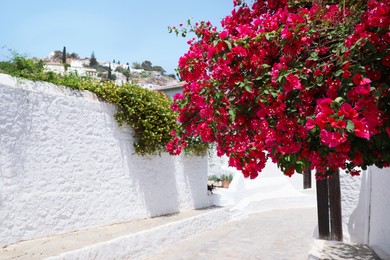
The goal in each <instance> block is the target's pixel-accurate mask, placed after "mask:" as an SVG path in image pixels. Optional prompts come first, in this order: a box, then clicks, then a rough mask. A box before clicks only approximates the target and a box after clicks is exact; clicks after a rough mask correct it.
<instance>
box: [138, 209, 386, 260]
mask: <svg viewBox="0 0 390 260" xmlns="http://www.w3.org/2000/svg"><path fill="white" fill-rule="evenodd" d="M316 236H317V213H316V208H314V207H309V208H293V209H278V210H270V211H264V212H259V213H252V214H250V215H249V216H248V217H247V218H244V219H241V220H237V221H231V222H228V223H225V224H224V225H222V226H220V227H218V228H216V229H214V230H211V231H206V232H203V233H201V234H199V235H197V236H195V237H192V238H188V239H186V240H183V241H182V242H179V243H177V244H175V245H174V246H170V247H169V248H166V249H165V250H163V251H161V252H159V253H156V254H154V255H151V256H149V257H147V258H145V259H146V260H159V259H169V260H198V259H210V260H222V259H224V260H225V259H232V260H233V259H235V260H237V259H243V260H244V259H245V260H246V259H264V260H268V259H269V260H302V259H309V260H325V259H329V260H341V259H354V260H355V259H356V260H377V259H380V258H379V257H378V256H377V255H376V254H375V253H374V252H373V251H372V250H371V249H370V248H369V247H368V246H366V245H351V244H345V243H342V242H336V241H324V240H317V239H315V237H316Z"/></svg>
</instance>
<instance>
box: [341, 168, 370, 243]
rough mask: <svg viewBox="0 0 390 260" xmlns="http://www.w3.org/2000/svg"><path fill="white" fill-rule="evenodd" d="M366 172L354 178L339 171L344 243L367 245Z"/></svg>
mask: <svg viewBox="0 0 390 260" xmlns="http://www.w3.org/2000/svg"><path fill="white" fill-rule="evenodd" d="M367 177H368V175H367V172H366V171H364V172H362V174H361V176H354V177H352V176H351V175H349V174H347V173H345V172H343V171H341V172H340V188H341V209H342V215H343V233H344V241H345V242H352V243H358V244H365V243H367V230H368V213H369V201H368V195H369V194H368V192H369V190H368V189H367V188H368V185H367Z"/></svg>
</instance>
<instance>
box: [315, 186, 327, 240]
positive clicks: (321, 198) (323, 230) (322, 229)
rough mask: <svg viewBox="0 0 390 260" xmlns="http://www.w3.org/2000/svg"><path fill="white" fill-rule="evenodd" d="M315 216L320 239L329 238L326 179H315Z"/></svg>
mask: <svg viewBox="0 0 390 260" xmlns="http://www.w3.org/2000/svg"><path fill="white" fill-rule="evenodd" d="M316 184H317V216H318V233H319V238H320V239H325V240H327V239H329V202H328V182H327V180H326V179H324V180H317V181H316Z"/></svg>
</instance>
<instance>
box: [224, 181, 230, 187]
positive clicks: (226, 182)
mask: <svg viewBox="0 0 390 260" xmlns="http://www.w3.org/2000/svg"><path fill="white" fill-rule="evenodd" d="M229 185H230V181H227V180H224V181H222V188H226V189H227V188H229Z"/></svg>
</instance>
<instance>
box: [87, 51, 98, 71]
mask: <svg viewBox="0 0 390 260" xmlns="http://www.w3.org/2000/svg"><path fill="white" fill-rule="evenodd" d="M98 65H99V63H98V62H97V60H96V57H95V52H93V51H92V54H91V59H90V60H89V66H90V67H92V68H94V67H97V66H98Z"/></svg>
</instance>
